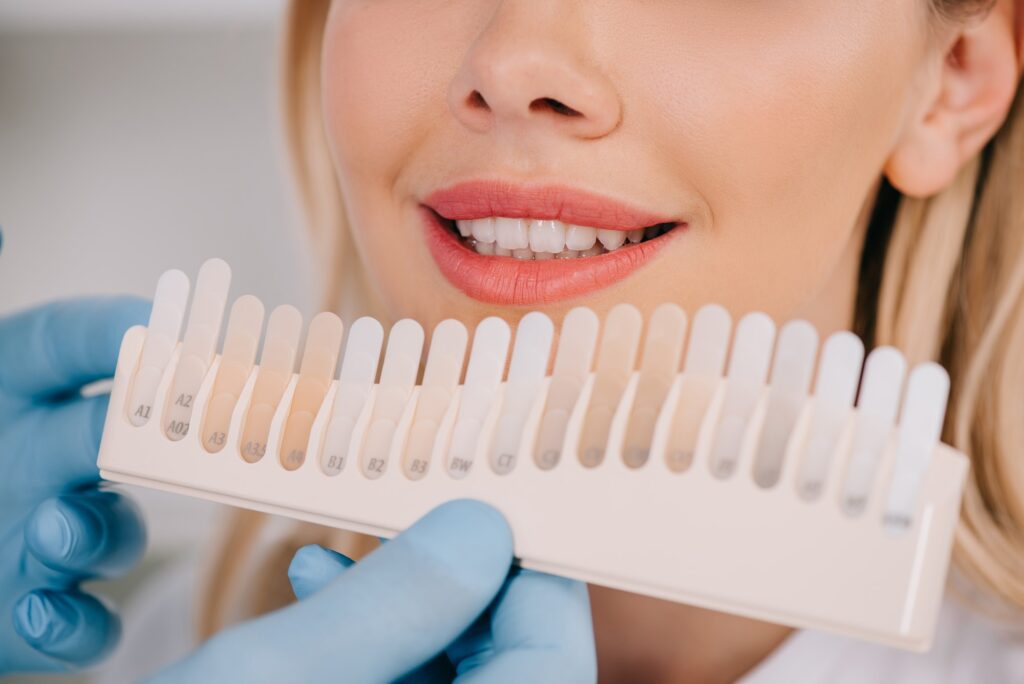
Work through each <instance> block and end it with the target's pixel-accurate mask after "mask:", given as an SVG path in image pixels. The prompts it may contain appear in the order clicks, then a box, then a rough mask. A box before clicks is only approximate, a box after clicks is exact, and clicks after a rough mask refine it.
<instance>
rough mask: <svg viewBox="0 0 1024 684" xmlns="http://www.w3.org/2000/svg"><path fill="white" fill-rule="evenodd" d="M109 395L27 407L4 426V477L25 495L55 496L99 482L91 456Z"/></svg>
mask: <svg viewBox="0 0 1024 684" xmlns="http://www.w3.org/2000/svg"><path fill="white" fill-rule="evenodd" d="M109 399H110V397H109V396H107V395H105V394H103V395H98V396H94V397H86V398H79V399H75V400H73V401H69V402H65V403H63V404H58V405H55V406H53V407H52V408H50V409H47V410H45V411H32V412H30V413H28V414H26V415H25V417H24V419H22V420H19V421H17V422H16V423H14V424H13V425H11V426H10V427H9V428H8V433H7V437H8V438H9V440H10V443H11V444H21V445H23V446H22V447H21V449H20V450H18V451H15V452H13V453H11V454H9V455H8V456H9V458H7V459H6V461H7V463H5V465H4V469H5V477H8V478H10V480H9V481H11V482H18V483H20V484H21V485H22V486H24V487H26V491H25V493H26V494H40V495H45V494H56V493H59V492H62V491H66V490H68V489H72V488H75V487H80V486H83V485H88V484H92V483H94V482H96V481H98V480H99V469H98V468H97V467H96V455H97V453H98V452H99V445H100V436H101V435H102V434H103V422H104V419H105V417H106V413H107V405H108V403H109Z"/></svg>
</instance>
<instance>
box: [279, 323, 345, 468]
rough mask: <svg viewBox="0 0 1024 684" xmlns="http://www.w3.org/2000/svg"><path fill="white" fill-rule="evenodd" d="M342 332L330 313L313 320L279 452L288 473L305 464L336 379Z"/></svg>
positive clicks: (339, 324)
mask: <svg viewBox="0 0 1024 684" xmlns="http://www.w3.org/2000/svg"><path fill="white" fill-rule="evenodd" d="M343 331H344V326H343V325H342V322H341V319H340V318H338V317H337V316H336V315H335V314H333V313H331V312H329V311H324V312H322V313H319V314H317V315H316V316H315V317H314V318H313V320H312V321H310V324H309V332H308V333H307V334H306V348H305V349H303V351H302V363H301V364H300V365H299V377H298V380H297V381H296V383H295V391H294V392H293V393H292V402H291V406H290V407H289V411H288V418H287V419H286V420H285V424H284V434H283V437H282V438H281V447H280V449H279V450H278V456H279V458H280V459H281V465H283V466H284V468H285V470H295V469H296V468H298V467H299V466H301V465H302V464H303V463H305V462H306V451H307V450H308V448H309V431H310V429H311V428H312V427H313V420H314V419H315V418H316V414H317V412H318V411H319V410H320V405H321V404H323V401H324V397H325V396H326V395H327V388H328V387H329V386H330V384H331V381H332V380H334V369H335V367H336V366H337V364H338V351H339V348H340V347H341V336H342V332H343Z"/></svg>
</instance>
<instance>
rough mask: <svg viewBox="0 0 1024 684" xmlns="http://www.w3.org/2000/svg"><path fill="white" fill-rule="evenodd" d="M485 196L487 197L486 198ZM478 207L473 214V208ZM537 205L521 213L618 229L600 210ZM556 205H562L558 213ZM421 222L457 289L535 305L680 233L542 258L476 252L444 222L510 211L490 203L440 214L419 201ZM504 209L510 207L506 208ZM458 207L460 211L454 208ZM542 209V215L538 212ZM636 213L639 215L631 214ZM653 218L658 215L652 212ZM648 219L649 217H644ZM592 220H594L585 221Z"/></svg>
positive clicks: (623, 271) (607, 274) (624, 271)
mask: <svg viewBox="0 0 1024 684" xmlns="http://www.w3.org/2000/svg"><path fill="white" fill-rule="evenodd" d="M483 201H486V199H485V200H483ZM445 206H446V211H453V206H454V205H452V204H448V205H445ZM474 207H475V208H476V210H477V211H476V213H475V215H471V213H472V212H471V210H472V209H473V208H474ZM543 209H544V210H539V209H538V208H537V207H531V209H530V211H529V212H523V213H520V214H519V215H518V216H520V217H526V216H529V217H531V218H541V219H545V218H550V219H554V220H562V221H566V222H569V221H573V220H578V221H579V223H580V224H583V225H590V226H592V227H604V228H609V229H614V228H613V227H612V225H611V223H610V222H608V217H607V215H605V222H604V223H603V225H595V218H596V216H589V217H587V218H585V219H581V218H580V214H579V213H578V212H577V213H575V214H574V213H572V212H568V213H566V212H565V211H564V209H565V207H564V206H563V207H557V206H554V205H547V206H546V207H544V208H543ZM555 210H561V211H559V212H557V213H558V215H553V214H555V213H556V211H555ZM419 211H420V215H421V218H422V223H423V226H424V229H425V233H426V239H427V246H428V248H429V249H430V253H431V254H432V255H433V257H434V260H435V261H436V262H437V265H438V267H439V268H440V270H441V273H443V274H444V276H445V277H446V278H447V279H448V280H449V282H451V283H452V285H454V286H455V287H457V288H458V289H459V290H461V291H462V292H464V293H465V294H467V295H469V296H470V297H472V298H474V299H477V300H480V301H482V302H487V303H490V304H500V305H513V306H537V305H541V304H549V303H552V302H557V301H561V300H565V299H571V298H574V297H580V296H583V295H586V294H589V293H591V292H595V291H597V290H600V289H601V288H604V287H607V286H609V285H612V284H613V283H616V282H618V281H620V280H622V279H623V278H625V277H626V276H628V275H630V274H631V273H633V272H635V271H636V270H637V269H639V268H640V267H642V266H643V265H644V264H646V263H647V262H648V261H650V260H651V259H652V258H653V257H654V256H655V255H656V254H657V253H658V252H659V251H661V249H662V247H664V246H665V245H666V244H667V243H668V240H669V239H671V238H670V235H672V234H674V233H677V232H678V228H682V227H683V226H682V225H680V226H677V227H676V229H673V230H672V231H671V232H670V233H668V234H666V235H663V236H661V237H658V238H655V239H653V240H648V241H645V242H641V243H638V244H633V245H627V246H624V247H621V248H619V249H616V250H615V251H612V252H608V253H607V254H602V255H600V256H591V257H582V258H577V259H565V260H561V259H548V260H544V261H521V260H519V259H515V258H512V257H499V256H485V255H481V254H477V253H476V252H475V251H473V250H471V249H469V248H468V247H467V246H466V245H465V244H463V243H462V241H461V240H460V238H459V237H458V235H456V234H455V233H454V232H453V231H452V230H451V229H450V227H449V225H447V224H446V222H445V219H446V218H481V217H486V216H494V215H498V216H509V215H510V214H508V213H494V212H493V211H492V210H491V209H490V207H489V206H488V207H487V209H486V211H484V208H483V207H482V206H481V205H480V203H479V202H477V203H476V204H461V205H459V206H458V207H457V211H461V212H462V216H447V215H443V216H444V218H442V215H439V212H438V211H435V209H432V208H431V207H430V206H424V205H420V207H419ZM503 211H505V212H507V211H508V209H505V210H503ZM453 213H457V212H453ZM538 214H540V215H538ZM633 218H634V219H635V218H636V215H633ZM653 218H654V223H658V220H657V219H658V217H657V216H654V217H653ZM643 220H647V219H643ZM585 221H590V223H585ZM649 225H653V224H651V223H637V222H636V221H632V222H629V223H624V224H619V225H618V226H616V227H617V228H618V229H619V230H630V229H636V228H638V227H643V226H649Z"/></svg>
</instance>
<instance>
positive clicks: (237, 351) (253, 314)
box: [203, 295, 263, 453]
mask: <svg viewBox="0 0 1024 684" xmlns="http://www.w3.org/2000/svg"><path fill="white" fill-rule="evenodd" d="M262 328H263V302H261V301H260V300H259V299H257V298H256V297H253V296H252V295H244V296H242V297H239V298H238V299H236V300H235V303H234V304H233V305H232V306H231V313H230V314H229V315H228V329H227V332H226V333H224V351H223V352H221V355H220V365H219V366H217V377H216V379H215V380H214V381H213V391H212V392H211V393H210V402H209V404H207V407H206V416H205V417H204V419H203V447H204V448H205V449H206V450H207V451H209V452H210V453H216V452H218V451H220V450H221V449H223V448H224V444H225V443H226V442H227V434H228V428H229V427H230V425H231V414H232V413H234V411H235V404H236V403H238V395H239V394H241V393H242V388H243V387H245V381H246V380H248V379H249V373H251V372H252V367H253V363H254V362H255V361H256V349H257V348H258V347H259V344H260V332H261V331H262Z"/></svg>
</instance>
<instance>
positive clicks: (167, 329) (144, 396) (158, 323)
mask: <svg viewBox="0 0 1024 684" xmlns="http://www.w3.org/2000/svg"><path fill="white" fill-rule="evenodd" d="M188 293H189V281H188V276H186V275H185V274H184V273H182V272H181V271H179V270H177V269H174V270H170V271H166V272H165V273H164V274H163V275H161V276H160V279H159V280H158V281H157V284H156V292H155V293H154V295H153V306H152V308H151V309H150V313H149V324H148V325H147V326H146V341H145V342H144V343H143V347H142V354H141V355H140V356H139V364H138V368H137V369H136V371H135V373H134V376H133V380H132V390H131V399H130V400H129V402H128V411H127V412H128V420H129V421H130V422H131V424H132V425H135V426H141V425H145V424H146V423H147V422H148V421H149V418H150V416H151V415H152V412H153V402H154V400H155V399H156V391H157V386H158V385H159V384H160V379H161V378H162V377H163V374H164V370H165V369H166V368H167V364H168V363H169V362H170V360H171V355H172V354H173V353H174V348H175V346H176V345H177V344H178V335H180V334H181V322H182V320H183V319H184V318H185V308H186V307H187V306H188Z"/></svg>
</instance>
